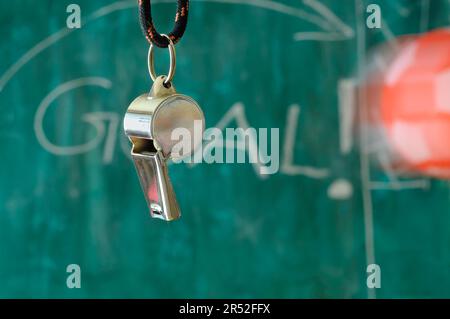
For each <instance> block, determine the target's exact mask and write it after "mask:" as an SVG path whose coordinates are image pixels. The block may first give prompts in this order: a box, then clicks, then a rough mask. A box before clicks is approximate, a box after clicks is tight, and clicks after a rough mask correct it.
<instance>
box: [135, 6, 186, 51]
mask: <svg viewBox="0 0 450 319" xmlns="http://www.w3.org/2000/svg"><path fill="white" fill-rule="evenodd" d="M177 2H178V7H177V13H176V15H175V25H174V27H173V30H172V32H170V33H169V34H168V36H169V38H170V39H171V40H172V42H173V44H175V43H177V42H178V41H179V40H180V39H181V37H182V36H183V34H184V31H185V30H186V25H187V20H188V11H189V0H177ZM138 3H139V22H140V24H141V29H142V32H143V33H144V36H145V38H146V39H147V41H148V42H150V43H153V44H154V45H156V46H157V47H160V48H167V46H168V45H169V40H168V39H167V38H166V37H164V36H162V35H161V34H160V33H158V31H156V29H155V26H154V25H153V19H152V5H151V1H150V0H138Z"/></svg>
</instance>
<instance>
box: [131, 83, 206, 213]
mask: <svg viewBox="0 0 450 319" xmlns="http://www.w3.org/2000/svg"><path fill="white" fill-rule="evenodd" d="M165 79H166V78H165V76H159V77H157V78H155V80H154V83H153V86H152V89H151V91H150V93H148V94H143V95H141V96H139V97H137V98H136V99H135V100H134V101H133V102H132V103H131V104H130V106H129V107H128V110H127V112H126V114H125V118H124V130H125V134H126V135H127V136H128V137H129V139H130V141H131V143H132V144H133V147H132V150H131V155H132V158H133V161H134V165H135V167H136V170H137V174H138V177H139V181H140V184H141V187H142V190H143V192H144V196H145V199H146V201H147V204H148V207H149V210H150V214H151V216H152V217H154V218H159V219H163V220H167V221H171V220H175V219H177V218H179V217H180V215H181V213H180V208H179V205H178V203H177V200H176V197H175V193H174V190H173V187H172V183H171V182H170V178H169V174H168V171H167V161H168V160H170V159H173V158H179V157H184V156H188V155H189V154H190V153H192V152H193V151H194V150H195V147H196V146H197V144H198V143H197V144H196V143H195V141H194V143H190V144H189V145H191V148H190V149H187V150H185V149H183V151H184V153H181V154H178V153H177V154H173V153H172V148H173V146H174V145H176V144H177V143H178V142H179V141H178V140H173V139H172V132H173V131H174V130H175V129H180V128H181V129H183V130H187V131H189V132H190V133H191V136H194V125H195V121H201V124H202V132H203V129H204V116H203V112H202V110H201V109H200V107H199V106H198V104H197V103H196V102H195V101H194V100H193V99H191V98H190V97H188V96H185V95H182V94H177V93H176V91H175V88H174V87H173V85H170V86H169V87H166V86H165V85H164V84H165V81H166V80H165ZM194 140H197V141H198V139H194ZM200 140H201V139H200Z"/></svg>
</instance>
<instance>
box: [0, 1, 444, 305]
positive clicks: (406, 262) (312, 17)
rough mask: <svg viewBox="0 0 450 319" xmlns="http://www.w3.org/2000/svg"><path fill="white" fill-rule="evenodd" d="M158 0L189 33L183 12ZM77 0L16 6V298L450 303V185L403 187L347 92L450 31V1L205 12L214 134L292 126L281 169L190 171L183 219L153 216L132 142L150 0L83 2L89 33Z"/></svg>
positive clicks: (2, 103) (9, 293)
mask: <svg viewBox="0 0 450 319" xmlns="http://www.w3.org/2000/svg"><path fill="white" fill-rule="evenodd" d="M152 2H154V16H155V20H156V24H157V25H158V29H159V30H169V29H170V28H171V27H172V21H173V14H174V11H175V7H176V4H175V1H165V0H158V1H157V0H154V1H152ZM370 3H377V4H379V5H380V7H381V9H382V13H383V15H382V16H383V23H384V24H383V28H382V29H380V30H377V29H374V30H370V29H368V28H367V27H366V25H365V19H366V17H367V13H366V7H367V5H369V4H370ZM69 4H70V2H69V1H51V0H45V1H36V0H35V1H31V0H25V1H13V2H11V1H9V2H6V1H2V2H0V24H1V28H0V38H1V39H2V40H1V43H0V89H1V91H0V110H1V117H0V141H1V145H2V147H1V148H0V163H1V167H2V170H1V175H0V176H1V178H0V203H1V205H0V297H40V298H42V297H44V298H46V297H62V298H72V297H74V298H78V297H87V298H91V297H97V298H105V297H112V298H116V297H120V298H128V297H142V298H147V297H149V298H160V297H190V298H195V297H198V298H200V297H201V298H209V297H216V298H217V297H243V298H246V297H264V298H265V297H281V298H283V297H287V298H311V297H317V298H322V297H326V298H336V297H343V298H350V297H353V298H367V297H381V298H383V297H384V298H396V297H401V298H404V297H425V298H427V297H450V228H449V226H450V185H449V183H448V181H443V180H437V179H429V178H423V177H417V178H412V177H411V178H404V177H399V178H398V180H397V181H395V183H394V182H393V181H392V179H391V178H390V176H389V174H386V172H385V171H383V170H382V169H381V168H379V165H377V164H376V163H373V162H372V159H371V157H370V156H368V155H367V154H366V153H365V152H361V146H364V144H363V143H364V141H363V142H362V143H361V141H359V139H358V138H357V136H354V134H353V133H351V132H354V131H355V130H354V129H352V127H351V125H352V123H349V122H348V121H344V122H343V121H342V116H341V115H342V114H341V113H342V112H341V111H340V106H341V105H340V102H342V101H341V99H340V98H339V97H340V95H339V87H342V86H345V85H346V84H349V83H350V84H351V83H352V82H351V81H352V79H354V78H355V77H356V76H357V74H360V72H361V71H362V70H361V69H362V68H364V67H365V62H364V61H365V55H366V53H367V52H368V51H369V49H370V48H372V47H374V46H375V45H377V44H379V43H382V42H384V41H386V39H387V38H388V37H389V36H392V35H393V36H398V35H401V34H410V33H413V34H417V33H422V32H425V31H427V30H431V29H434V28H437V27H443V26H448V25H449V12H450V3H449V2H448V1H447V0H428V1H427V0H423V1H422V0H420V1H419V0H417V1H416V0H403V1H401V0H398V1H394V0H384V1H377V0H370V1H362V0H339V1H338V0H320V1H317V0H306V1H299V0H193V1H191V11H190V19H189V25H188V30H187V33H186V35H185V37H184V38H183V39H182V41H181V42H180V43H179V44H178V45H177V58H178V61H177V62H178V65H177V74H176V77H175V85H176V87H177V89H178V91H180V92H182V93H184V94H187V95H190V96H192V97H193V98H195V99H196V100H197V101H198V103H199V104H200V105H201V106H202V108H203V111H204V113H205V117H206V126H207V127H213V126H219V127H221V128H222V129H224V128H225V127H230V128H233V127H244V126H246V125H248V126H251V127H256V128H279V129H280V131H279V132H280V141H281V143H280V147H281V148H280V170H279V171H278V172H277V173H276V174H273V175H270V176H260V175H259V174H258V167H257V166H255V165H252V164H235V165H230V164H205V163H202V164H197V165H187V164H177V165H171V166H170V175H171V178H172V182H173V186H174V188H175V191H176V193H177V196H178V201H179V204H180V206H181V208H182V215H183V216H182V218H181V219H180V220H178V221H176V222H172V223H165V222H163V221H160V220H155V219H151V218H150V217H149V214H148V209H147V206H146V203H145V200H144V197H143V195H142V192H141V189H140V187H139V182H138V179H137V176H136V173H135V171H134V167H133V164H132V161H131V159H130V155H129V151H130V145H129V143H128V140H127V138H126V136H125V135H124V133H123V130H122V118H123V115H124V113H125V111H126V109H127V107H128V105H129V103H130V102H131V101H132V100H133V99H134V98H135V97H136V96H138V95H139V94H142V93H144V92H146V91H148V89H149V87H150V84H151V81H150V79H149V76H148V73H147V65H146V58H147V57H146V54H147V50H148V44H147V43H146V41H145V39H144V38H143V36H142V34H141V31H140V28H139V24H138V14H137V2H136V1H134V0H129V1H106V0H97V1H88V0H77V4H78V5H79V6H80V8H81V18H82V27H81V28H80V29H68V28H67V27H66V19H67V16H68V15H69V14H68V13H66V8H67V6H68V5H69ZM24 8H32V9H31V10H24ZM165 54H166V52H164V51H162V50H158V51H157V54H156V57H155V58H156V61H157V71H158V73H162V72H164V70H165V68H166V67H167V64H166V62H167V61H165V59H166V60H167V58H166V57H165ZM349 132H350V133H349ZM372 263H376V264H378V265H380V267H381V271H382V286H381V288H380V289H376V290H373V289H368V288H367V286H366V278H367V273H366V267H367V265H368V264H372ZM70 264H77V265H79V266H80V268H81V288H79V289H76V288H74V289H69V288H68V287H67V286H66V279H67V276H68V275H69V273H67V272H66V267H67V266H68V265H70Z"/></svg>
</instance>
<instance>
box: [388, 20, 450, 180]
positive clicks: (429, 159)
mask: <svg viewBox="0 0 450 319" xmlns="http://www.w3.org/2000/svg"><path fill="white" fill-rule="evenodd" d="M379 102H380V116H381V122H382V126H383V128H384V131H385V134H386V135H387V138H388V142H389V144H390V147H391V148H392V149H393V151H394V152H395V153H396V154H397V156H398V160H399V161H400V162H401V164H403V165H404V166H405V167H407V168H408V170H411V171H415V172H419V173H421V174H424V175H429V176H434V177H438V178H450V30H449V29H439V30H435V31H432V32H429V33H426V34H423V35H421V36H419V37H417V38H415V39H414V40H412V41H408V42H407V43H406V44H405V45H402V46H401V47H400V49H399V52H398V53H397V54H396V55H395V58H394V59H393V60H392V63H390V65H389V68H388V69H387V70H386V72H385V74H384V79H383V84H382V86H381V91H380V99H379Z"/></svg>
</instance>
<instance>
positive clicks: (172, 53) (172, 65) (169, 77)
mask: <svg viewBox="0 0 450 319" xmlns="http://www.w3.org/2000/svg"><path fill="white" fill-rule="evenodd" d="M161 35H162V36H163V37H166V38H167V40H168V41H169V46H168V49H169V59H170V66H169V73H168V74H167V76H166V79H165V80H164V84H165V85H168V84H170V82H171V81H172V79H173V76H174V75H175V68H176V65H177V59H176V54H175V46H174V45H173V42H172V39H170V37H169V36H168V35H166V34H161ZM153 49H154V45H153V44H150V48H149V49H148V73H149V74H150V77H151V78H152V80H153V81H155V80H156V78H157V75H156V72H155V64H154V54H153V51H154V50H153Z"/></svg>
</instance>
